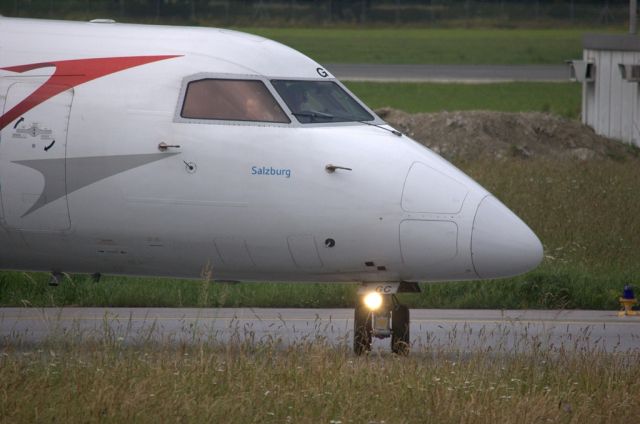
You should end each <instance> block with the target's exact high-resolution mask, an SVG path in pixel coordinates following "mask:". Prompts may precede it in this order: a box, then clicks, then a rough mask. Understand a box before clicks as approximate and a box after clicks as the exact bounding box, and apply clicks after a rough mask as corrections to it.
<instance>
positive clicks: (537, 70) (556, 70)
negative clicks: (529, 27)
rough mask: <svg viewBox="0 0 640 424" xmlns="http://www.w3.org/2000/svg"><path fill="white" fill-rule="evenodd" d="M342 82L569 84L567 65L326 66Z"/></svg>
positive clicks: (343, 64) (345, 64)
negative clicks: (533, 82)
mask: <svg viewBox="0 0 640 424" xmlns="http://www.w3.org/2000/svg"><path fill="white" fill-rule="evenodd" d="M326 68H327V69H328V70H329V71H331V73H333V75H335V76H336V78H338V79H339V80H342V81H374V82H456V83H496V82H513V81H538V82H568V81H569V76H570V74H569V67H568V66H567V65H378V64H375V65H374V64H347V63H340V64H336V63H334V64H326Z"/></svg>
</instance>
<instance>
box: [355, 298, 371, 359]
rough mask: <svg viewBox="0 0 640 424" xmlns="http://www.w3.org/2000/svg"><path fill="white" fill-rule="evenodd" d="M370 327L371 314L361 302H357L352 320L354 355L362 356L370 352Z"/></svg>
mask: <svg viewBox="0 0 640 424" xmlns="http://www.w3.org/2000/svg"><path fill="white" fill-rule="evenodd" d="M371 325H372V323H371V313H370V312H369V311H368V310H367V308H366V307H365V306H364V305H362V304H361V302H358V304H357V305H356V308H355V313H354V320H353V351H354V353H355V354H356V355H362V354H363V353H365V352H368V351H370V350H371V335H372V328H371Z"/></svg>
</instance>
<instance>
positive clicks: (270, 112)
mask: <svg viewBox="0 0 640 424" xmlns="http://www.w3.org/2000/svg"><path fill="white" fill-rule="evenodd" d="M180 116H182V117H183V118H192V119H219V120H228V121H258V122H278V123H289V122H291V121H290V120H289V118H288V117H287V115H286V114H285V113H284V111H283V110H282V108H281V107H280V105H278V103H277V102H276V100H275V99H274V98H273V96H272V95H271V93H270V92H269V90H268V89H267V87H266V86H265V85H264V83H263V82H262V81H257V80H229V79H203V80H199V81H192V82H190V83H189V85H188V86H187V92H186V94H185V97H184V104H183V105H182V111H181V113H180Z"/></svg>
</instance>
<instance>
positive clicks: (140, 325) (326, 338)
mask: <svg viewBox="0 0 640 424" xmlns="http://www.w3.org/2000/svg"><path fill="white" fill-rule="evenodd" d="M352 337H353V310H351V309H249V308H240V309H183V308H175V309H174V308H2V309H0V346H2V345H15V344H26V345H31V344H39V343H43V342H46V341H52V340H58V339H60V338H62V339H65V338H71V339H72V340H74V341H76V342H77V341H82V340H101V339H104V338H109V339H112V340H119V341H122V342H123V343H131V344H135V343H138V342H141V341H145V342H146V341H149V340H152V341H156V342H159V343H198V342H208V343H209V342H217V343H228V342H230V341H243V342H250V343H274V342H275V343H277V344H278V345H281V346H288V345H294V344H298V343H305V342H309V341H317V340H321V341H323V342H326V343H329V344H330V345H333V346H347V347H349V346H351V343H352ZM411 338H412V343H413V349H414V350H417V351H420V350H425V349H445V350H454V351H463V352H472V351H477V350H487V349H489V350H491V351H492V352H506V353H514V352H526V351H530V350H532V349H538V348H541V347H542V348H551V349H569V350H575V349H599V350H602V351H607V352H620V351H622V352H626V351H631V350H633V351H636V350H638V349H640V317H638V316H636V317H618V316H617V313H616V312H615V311H528V310H526V311H499V310H430V309H413V310H411ZM374 349H376V350H378V349H379V350H382V351H388V350H389V340H388V339H386V340H376V341H375V342H374Z"/></svg>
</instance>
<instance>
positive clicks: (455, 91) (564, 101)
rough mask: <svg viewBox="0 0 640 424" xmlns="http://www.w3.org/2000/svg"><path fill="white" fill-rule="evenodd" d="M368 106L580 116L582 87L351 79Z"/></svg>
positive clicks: (356, 93) (376, 107)
mask: <svg viewBox="0 0 640 424" xmlns="http://www.w3.org/2000/svg"><path fill="white" fill-rule="evenodd" d="M346 85H347V87H348V88H349V89H350V90H351V91H353V93H354V94H355V95H357V96H358V97H359V98H360V99H361V100H362V101H364V102H365V103H366V104H367V105H368V106H370V107H372V108H374V109H378V108H382V107H387V106H390V107H393V108H395V109H400V110H404V111H405V112H410V113H417V112H440V111H443V110H447V111H454V110H495V111H503V112H528V111H538V112H551V113H555V114H557V115H561V116H564V117H567V118H573V119H578V118H579V117H580V107H581V101H582V86H581V85H580V84H578V83H570V82H567V83H540V82H517V83H501V84H440V83H433V84H431V83H386V84H384V83H373V82H348V83H346Z"/></svg>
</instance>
